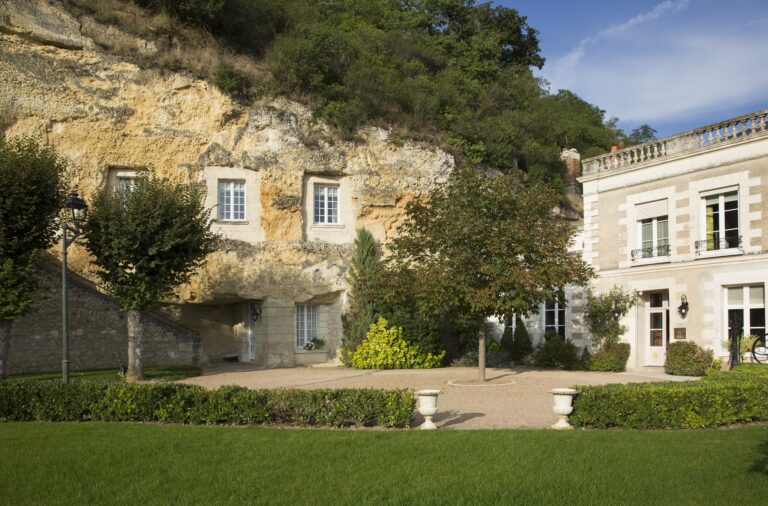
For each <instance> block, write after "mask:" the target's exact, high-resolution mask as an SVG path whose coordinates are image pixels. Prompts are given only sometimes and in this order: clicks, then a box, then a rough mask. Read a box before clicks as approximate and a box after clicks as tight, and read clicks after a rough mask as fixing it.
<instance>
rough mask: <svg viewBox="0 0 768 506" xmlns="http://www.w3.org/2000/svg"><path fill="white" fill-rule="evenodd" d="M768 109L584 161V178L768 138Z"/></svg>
mask: <svg viewBox="0 0 768 506" xmlns="http://www.w3.org/2000/svg"><path fill="white" fill-rule="evenodd" d="M767 121H768V109H763V110H762V111H758V112H755V113H751V114H747V115H744V116H739V117H737V118H733V119H729V120H725V121H721V122H720V123H714V124H712V125H708V126H705V127H701V128H697V129H694V130H689V131H688V132H684V133H681V134H677V135H673V136H670V137H665V138H663V139H656V140H653V141H650V142H646V143H644V144H638V145H637V146H631V147H629V148H625V149H621V150H619V151H615V152H613V153H608V154H605V155H601V156H595V157H593V158H587V159H586V160H584V161H583V162H582V167H583V175H584V176H590V175H593V174H599V173H602V172H608V171H613V170H618V169H625V168H634V167H640V166H643V165H646V164H649V163H652V162H656V161H662V160H665V159H668V158H673V157H677V156H680V155H683V154H686V153H694V152H696V151H699V150H702V149H706V148H709V147H711V146H715V145H720V144H728V143H733V142H738V141H740V140H743V139H747V138H752V137H764V136H768V124H766V122H767Z"/></svg>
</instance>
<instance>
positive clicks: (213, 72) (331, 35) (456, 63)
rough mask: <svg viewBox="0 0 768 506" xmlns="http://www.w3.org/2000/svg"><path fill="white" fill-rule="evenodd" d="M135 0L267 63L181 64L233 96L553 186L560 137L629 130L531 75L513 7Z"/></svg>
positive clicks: (614, 137)
mask: <svg viewBox="0 0 768 506" xmlns="http://www.w3.org/2000/svg"><path fill="white" fill-rule="evenodd" d="M69 1H70V2H75V3H78V4H87V2H83V0H69ZM111 1H113V2H114V1H115V0H111ZM134 1H135V3H136V4H139V5H141V6H144V7H145V8H147V9H148V11H149V12H150V13H155V14H156V15H157V16H160V15H163V16H165V18H170V19H172V20H175V22H176V23H177V24H182V25H184V26H186V27H197V28H199V29H201V30H202V31H206V32H209V33H211V34H213V35H214V36H215V37H216V39H217V40H218V42H219V43H221V44H223V45H224V46H225V47H227V48H229V49H230V50H231V51H235V52H238V53H239V54H241V55H248V56H250V57H251V58H252V59H254V60H255V61H257V62H258V64H260V65H264V66H265V67H266V68H267V69H268V70H269V72H270V74H271V79H268V81H269V82H264V81H260V82H255V81H254V79H255V77H254V71H253V69H252V68H251V69H248V68H246V67H241V66H237V65H235V64H234V62H233V61H232V60H231V59H230V60H227V61H228V63H226V65H227V67H226V68H216V64H215V63H211V65H212V66H213V67H212V68H211V69H208V71H207V72H204V71H201V70H200V69H199V68H197V65H198V62H199V61H202V60H205V59H208V58H199V59H197V60H194V59H192V61H189V62H188V63H189V65H192V66H195V70H197V73H198V74H205V75H206V77H208V78H210V79H212V81H213V82H215V83H217V84H218V85H219V86H220V87H222V89H224V90H225V91H230V92H233V93H234V94H235V95H236V98H238V99H241V100H242V99H246V100H247V99H250V98H252V97H253V96H255V95H257V94H259V93H265V92H272V93H279V94H285V95H288V96H291V97H292V98H296V99H299V100H302V101H305V102H307V103H308V104H309V105H311V106H312V107H313V108H314V110H315V112H316V114H317V116H318V117H320V118H323V119H324V120H326V121H328V122H330V123H331V124H332V125H334V126H336V127H337V128H338V129H339V130H340V131H342V132H346V133H347V134H352V133H353V132H354V131H355V129H356V128H357V127H359V126H362V125H364V124H371V123H372V124H381V125H385V126H388V127H393V128H394V129H395V130H396V132H397V133H398V135H400V136H403V137H413V138H419V139H426V140H433V141H437V142H439V143H440V144H442V145H443V146H444V147H446V148H448V149H450V150H451V151H453V152H454V153H455V154H457V155H459V156H460V157H461V158H462V159H463V160H464V161H465V163H468V164H471V165H488V166H493V167H495V168H498V169H501V170H509V169H512V168H514V167H517V168H520V169H522V170H525V171H526V172H528V173H529V174H531V175H532V176H533V177H534V178H535V179H545V180H548V181H550V182H554V183H555V184H557V181H559V180H560V179H561V178H562V172H563V167H562V163H561V162H560V161H559V159H558V154H559V152H560V150H561V148H562V147H575V148H576V149H578V150H579V151H580V152H581V153H582V154H583V155H584V156H591V155H595V154H599V153H602V152H604V151H606V150H608V149H609V148H610V146H611V144H614V143H616V142H618V141H619V140H621V139H622V138H626V136H623V135H622V133H621V132H620V131H619V130H617V129H616V128H615V123H610V122H607V123H606V122H605V117H604V112H603V111H602V110H600V109H599V108H597V107H595V106H593V105H591V104H589V103H587V102H585V101H583V100H581V99H580V98H579V97H578V96H576V95H575V94H573V93H571V92H568V91H558V92H557V93H550V92H549V90H548V87H547V83H545V82H543V81H541V80H540V79H538V78H536V77H534V75H533V73H532V70H531V69H532V68H533V67H539V68H541V67H542V66H543V65H544V59H543V58H542V56H541V55H540V50H539V35H538V32H537V31H536V30H535V29H534V28H532V27H531V26H529V25H528V23H527V19H526V17H525V16H522V15H520V14H519V13H518V11H516V10H515V9H510V8H507V7H501V6H492V5H491V4H490V3H478V2H476V0H402V1H401V0H369V1H366V2H359V1H357V0H329V1H325V2H315V1H311V0H287V1H278V0H179V1H175V0H174V1H171V0H134ZM102 3H104V2H102ZM131 5H133V3H131ZM126 7H127V6H126ZM114 18H115V19H121V17H120V16H118V15H117V14H116V15H115V16H114ZM102 19H107V20H109V16H102ZM170 25H171V24H170V23H165V24H164V25H163V27H164V28H165V27H166V26H170ZM176 29H177V30H178V31H181V28H180V27H177V28H176ZM161 31H162V30H161ZM168 38H169V39H171V41H172V42H171V46H174V47H175V46H176V45H178V43H181V44H183V41H182V42H178V41H177V40H176V38H175V37H174V35H173V34H172V33H171V34H169V36H168ZM176 52H178V51H176ZM171 53H172V52H169V54H171ZM174 54H175V53H174ZM188 60H189V59H188ZM209 60H210V61H211V62H215V61H217V60H216V59H215V58H214V59H209ZM173 62H174V65H181V67H183V66H184V62H183V61H181V60H179V59H178V58H176V57H174V58H173ZM237 72H241V73H242V74H243V75H242V76H238V74H237ZM221 76H224V77H226V79H220V77H221ZM240 77H247V78H248V79H250V80H251V83H252V84H253V85H252V86H251V88H250V89H248V87H247V86H245V85H244V81H243V79H240Z"/></svg>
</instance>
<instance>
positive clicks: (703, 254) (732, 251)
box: [696, 248, 744, 259]
mask: <svg viewBox="0 0 768 506" xmlns="http://www.w3.org/2000/svg"><path fill="white" fill-rule="evenodd" d="M743 254H744V250H742V249H741V248H728V249H716V250H711V251H699V252H698V253H697V254H696V258H697V259H698V258H718V257H732V256H738V255H743Z"/></svg>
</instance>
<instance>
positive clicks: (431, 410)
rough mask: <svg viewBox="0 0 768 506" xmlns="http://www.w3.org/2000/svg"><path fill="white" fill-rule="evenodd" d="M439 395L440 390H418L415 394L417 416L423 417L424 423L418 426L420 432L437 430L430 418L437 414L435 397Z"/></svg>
mask: <svg viewBox="0 0 768 506" xmlns="http://www.w3.org/2000/svg"><path fill="white" fill-rule="evenodd" d="M439 394H440V390H418V391H417V392H416V395H417V397H418V399H419V407H418V410H419V414H420V415H421V416H423V417H424V423H422V424H421V426H419V428H420V429H421V430H435V429H437V425H435V423H434V422H433V421H432V417H433V416H435V413H437V396H438V395H439Z"/></svg>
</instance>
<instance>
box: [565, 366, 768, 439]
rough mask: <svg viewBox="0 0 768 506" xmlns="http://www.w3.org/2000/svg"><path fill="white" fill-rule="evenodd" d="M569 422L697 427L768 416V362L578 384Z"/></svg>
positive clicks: (587, 425)
mask: <svg viewBox="0 0 768 506" xmlns="http://www.w3.org/2000/svg"><path fill="white" fill-rule="evenodd" d="M575 388H576V389H577V390H578V392H579V393H578V395H577V396H576V397H575V398H574V403H573V408H574V409H573V414H572V415H571V422H572V423H573V424H574V425H576V426H582V427H595V428H609V427H620V428H626V429H693V428H702V427H716V426H720V425H730V424H734V423H744V422H755V421H768V367H763V366H759V365H744V366H740V367H738V368H736V369H734V370H733V371H730V372H717V373H714V374H712V375H710V376H707V377H705V378H702V379H701V380H699V381H686V382H659V383H633V384H623V385H619V384H612V385H601V386H586V387H575Z"/></svg>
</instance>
